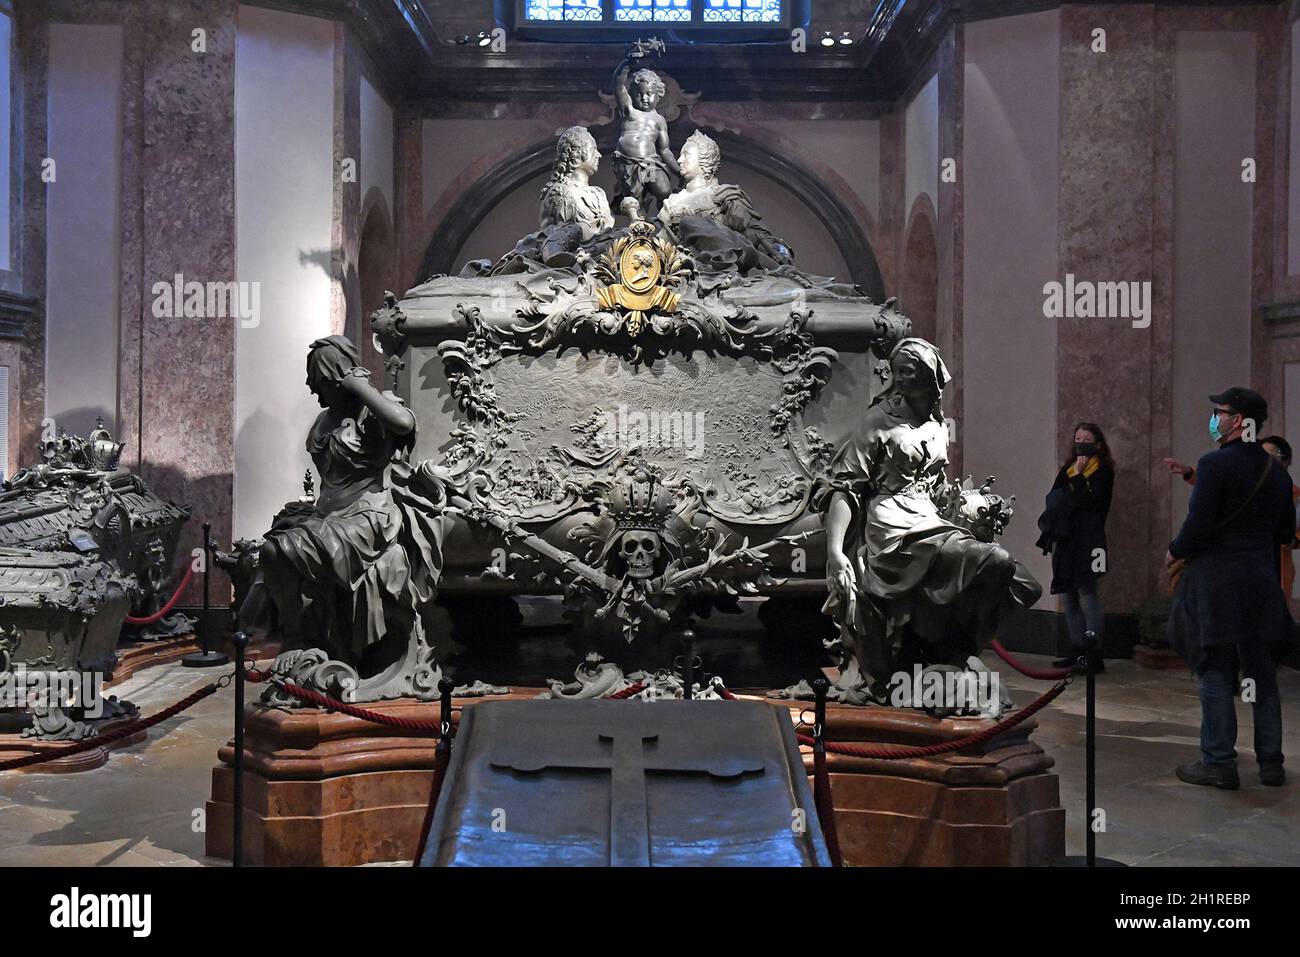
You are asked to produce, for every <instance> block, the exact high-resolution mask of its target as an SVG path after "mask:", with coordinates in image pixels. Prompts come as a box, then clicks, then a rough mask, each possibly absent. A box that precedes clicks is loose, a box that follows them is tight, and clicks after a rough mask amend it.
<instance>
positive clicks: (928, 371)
mask: <svg viewBox="0 0 1300 957" xmlns="http://www.w3.org/2000/svg"><path fill="white" fill-rule="evenodd" d="M889 371H890V382H889V388H887V389H886V390H885V391H884V392H882V393H881V394H880V395H879V396H877V397H876V400H875V402H879V401H881V400H883V399H885V398H887V397H893V396H900V397H901V398H904V399H908V398H913V397H916V396H929V398H930V417H931V418H934V419H938V420H939V421H942V419H943V414H942V412H941V411H940V410H939V399H940V397H941V396H942V395H943V389H944V386H946V385H947V384H948V380H949V379H950V378H951V377H950V376H949V375H948V367H947V366H945V365H944V364H943V359H942V358H941V357H940V356H939V350H938V349H936V348H935V347H934V345H933V344H932V343H929V342H926V341H925V340H924V339H904V340H902V341H901V342H899V343H898V345H896V346H894V349H893V351H892V352H891V353H890V354H889ZM872 404H873V405H874V404H875V403H874V402H873V403H872Z"/></svg>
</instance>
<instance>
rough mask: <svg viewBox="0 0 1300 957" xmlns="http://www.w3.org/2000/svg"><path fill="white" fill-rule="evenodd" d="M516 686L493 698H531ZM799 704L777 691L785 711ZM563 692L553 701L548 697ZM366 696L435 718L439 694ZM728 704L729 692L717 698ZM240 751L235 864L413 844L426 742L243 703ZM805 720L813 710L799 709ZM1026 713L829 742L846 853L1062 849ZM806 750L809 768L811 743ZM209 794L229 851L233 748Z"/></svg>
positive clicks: (855, 859) (407, 713)
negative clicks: (1000, 724)
mask: <svg viewBox="0 0 1300 957" xmlns="http://www.w3.org/2000/svg"><path fill="white" fill-rule="evenodd" d="M536 695H537V689H525V688H520V689H517V690H516V691H515V692H514V693H513V694H511V695H506V696H494V697H492V698H491V699H458V700H457V702H456V703H457V706H458V707H473V706H474V703H475V702H476V701H481V700H493V701H499V700H502V698H503V697H505V698H532V697H535V696H536ZM805 704H810V703H805V702H779V703H775V702H774V705H775V706H778V707H787V706H788V707H789V708H790V709H791V711H792V718H796V719H797V715H798V712H799V711H800V710H804V705H805ZM564 706H565V702H563V701H556V702H555V707H556V708H563V707H564ZM367 707H369V708H371V709H372V710H375V711H381V712H384V713H388V714H395V715H401V716H403V717H414V718H420V719H423V720H429V721H434V720H436V719H437V714H438V705H437V704H436V703H421V702H413V701H405V700H402V701H394V702H387V703H381V704H375V705H368V706H367ZM716 707H718V708H719V709H720V710H725V709H726V707H727V705H726V703H725V702H718V703H717V704H716ZM247 715H248V716H247V721H246V725H245V737H244V754H245V777H244V808H243V815H244V817H243V821H244V862H245V863H247V864H259V865H272V866H274V865H282V866H295V865H297V866H302V865H307V866H313V865H314V866H351V865H357V864H371V863H379V862H385V861H409V860H411V859H412V858H413V857H414V856H415V851H416V842H417V841H418V839H419V833H420V825H421V823H422V822H423V820H424V813H425V809H426V807H427V802H428V797H429V788H430V785H431V783H432V768H433V759H434V745H435V742H434V740H433V739H432V738H431V737H429V736H428V735H426V734H424V733H422V732H416V731H406V730H403V729H397V728H389V727H385V726H380V725H375V724H373V723H371V722H368V721H361V720H359V719H355V718H349V717H346V716H344V715H338V714H331V713H327V712H322V711H316V710H298V711H293V712H289V711H282V710H277V709H271V708H265V707H263V706H261V705H249V706H248V712H247ZM806 716H807V717H809V718H811V711H807V712H806ZM990 724H991V722H989V721H987V720H985V719H977V718H948V719H935V718H929V717H926V716H925V715H920V714H915V713H912V712H905V711H896V710H893V709H889V708H855V707H851V706H842V705H831V706H830V707H829V708H828V714H827V725H828V727H827V733H828V738H829V739H830V740H832V741H857V742H871V743H877V744H906V745H917V744H935V743H939V742H942V741H949V740H953V739H955V738H961V737H965V736H966V735H969V734H973V733H975V732H977V731H979V730H982V729H983V728H986V727H988V726H989V725H990ZM1035 724H1036V723H1035V721H1034V720H1033V719H1032V718H1031V719H1030V720H1028V721H1026V722H1024V723H1023V724H1021V725H1019V726H1017V727H1016V728H1014V729H1012V730H1011V731H1009V732H1008V733H1007V734H1005V735H1002V736H1000V737H999V738H997V739H995V740H993V741H991V742H988V743H987V744H985V745H983V746H982V747H979V748H974V749H968V750H966V751H961V752H957V753H955V754H946V755H942V756H938V757H931V758H913V759H908V760H903V761H888V760H875V759H868V758H856V757H849V756H843V755H835V754H832V755H830V756H829V761H828V763H829V767H830V771H831V787H832V792H833V796H834V803H835V808H836V823H837V825H838V830H839V838H840V847H841V849H842V851H843V854H844V859H845V862H846V863H848V864H852V865H858V866H871V865H878V866H879V865H888V866H895V865H928V866H1008V865H1039V864H1041V865H1046V864H1051V863H1053V862H1054V861H1056V860H1059V859H1060V858H1061V857H1063V856H1064V854H1065V810H1064V809H1063V808H1062V807H1061V802H1060V794H1059V788H1058V782H1057V777H1056V775H1055V774H1053V773H1050V768H1051V767H1052V766H1053V764H1054V763H1055V762H1054V761H1053V759H1052V758H1051V757H1050V756H1049V755H1048V754H1046V753H1045V752H1044V751H1043V749H1042V748H1041V747H1039V746H1038V745H1037V744H1035V743H1034V742H1032V741H1031V740H1030V734H1031V733H1032V731H1033V729H1034V727H1035ZM804 750H805V751H808V753H807V754H805V761H806V763H807V766H808V768H809V770H810V771H811V767H812V754H811V752H810V751H809V749H804ZM218 758H219V759H220V761H221V763H220V764H219V765H218V766H217V767H216V768H214V769H213V772H212V796H211V798H210V800H209V801H208V802H207V832H206V835H207V853H208V854H209V855H210V856H213V857H218V858H225V859H229V858H230V856H231V825H232V821H233V817H232V803H233V791H234V775H233V771H232V769H231V767H230V764H231V762H232V761H233V759H234V748H233V746H232V745H231V744H227V745H226V746H225V747H223V748H221V749H220V751H219V752H218Z"/></svg>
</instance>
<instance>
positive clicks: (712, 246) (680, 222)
mask: <svg viewBox="0 0 1300 957" xmlns="http://www.w3.org/2000/svg"><path fill="white" fill-rule="evenodd" d="M680 162H681V174H682V176H683V177H684V179H685V181H686V182H685V185H683V187H682V188H681V189H680V190H678V191H677V192H675V193H673V194H672V195H671V196H669V197H668V198H667V199H666V200H664V204H663V209H661V210H660V212H659V219H660V221H661V222H662V223H663V224H664V225H665V226H667V227H668V228H669V229H670V230H671V231H672V233H673V235H674V237H675V239H676V240H677V242H678V244H679V245H681V246H684V247H686V248H688V249H689V250H691V252H692V253H693V254H694V257H695V261H696V264H697V265H698V266H700V267H701V268H703V269H704V270H705V271H706V272H728V271H731V270H735V271H738V272H740V273H741V274H745V273H747V272H748V271H749V270H750V269H754V268H758V269H776V268H779V267H781V266H790V265H793V263H794V253H792V252H791V250H790V247H789V245H788V244H787V243H786V242H785V240H783V239H781V238H780V237H779V236H776V235H775V234H773V233H772V231H771V230H769V229H767V227H765V226H764V225H763V224H762V222H761V220H762V217H761V216H759V215H758V213H757V212H755V211H754V207H753V206H752V205H750V202H749V197H747V196H746V195H745V191H744V190H743V189H741V188H740V187H739V186H734V185H730V184H724V183H719V182H718V170H719V168H720V167H721V165H722V151H721V150H720V149H719V148H718V144H717V143H716V142H715V141H714V140H713V138H712V137H710V136H708V135H707V134H705V133H704V132H703V131H702V130H696V131H695V132H694V133H692V134H691V135H690V136H689V137H688V138H687V140H686V143H685V144H684V145H683V146H682V149H681V157H680Z"/></svg>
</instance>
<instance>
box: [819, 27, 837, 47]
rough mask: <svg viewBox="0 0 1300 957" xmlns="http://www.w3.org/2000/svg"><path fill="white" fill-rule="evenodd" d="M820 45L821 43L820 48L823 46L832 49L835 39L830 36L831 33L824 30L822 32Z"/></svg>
mask: <svg viewBox="0 0 1300 957" xmlns="http://www.w3.org/2000/svg"><path fill="white" fill-rule="evenodd" d="M821 43H822V46H824V47H833V46H835V38H834V37H833V36H831V31H829V30H825V31H823V32H822V40H821Z"/></svg>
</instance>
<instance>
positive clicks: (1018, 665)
mask: <svg viewBox="0 0 1300 957" xmlns="http://www.w3.org/2000/svg"><path fill="white" fill-rule="evenodd" d="M990 647H991V648H992V649H993V650H994V651H995V652H997V656H998V657H999V658H1001V659H1002V660H1003V661H1005V662H1006V663H1007V664H1009V665H1010V666H1011V667H1012V668H1015V669H1016V670H1017V671H1019V672H1020V673H1021V674H1022V675H1024V676H1025V677H1026V678H1037V679H1038V680H1039V681H1060V680H1061V679H1062V678H1065V677H1068V676H1069V675H1071V674H1073V673H1074V669H1073V668H1050V669H1049V668H1034V667H1031V666H1030V665H1027V664H1024V663H1023V662H1021V661H1018V660H1017V659H1016V658H1015V657H1013V656H1012V654H1011V652H1009V651H1007V649H1005V648H1003V647H1002V642H1000V641H998V640H997V639H996V638H994V639H993V641H992V642H991V643H990Z"/></svg>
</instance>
